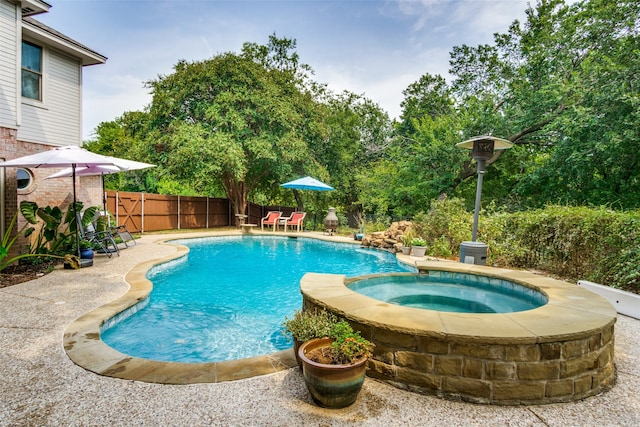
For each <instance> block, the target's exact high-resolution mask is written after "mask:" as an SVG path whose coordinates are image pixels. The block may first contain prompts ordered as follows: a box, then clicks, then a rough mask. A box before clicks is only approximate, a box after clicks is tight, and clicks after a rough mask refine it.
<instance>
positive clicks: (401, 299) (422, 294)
mask: <svg viewBox="0 0 640 427" xmlns="http://www.w3.org/2000/svg"><path fill="white" fill-rule="evenodd" d="M349 289H351V290H352V291H354V292H358V293H361V294H363V295H366V296H368V297H371V298H375V299H378V300H381V301H384V302H388V303H391V304H397V305H402V306H405V307H414V308H422V309H428V310H438V311H446V312H455V313H514V312H517V311H525V310H532V309H534V308H538V307H540V306H542V305H544V304H546V303H547V297H546V296H545V295H544V294H542V293H541V292H539V291H537V290H535V289H531V288H528V287H526V286H522V285H519V284H517V283H513V282H510V281H507V280H503V279H497V278H494V277H487V276H478V275H474V274H464V273H451V272H446V271H430V272H429V274H428V275H424V274H405V275H393V274H391V275H385V276H382V277H372V278H367V279H363V280H358V281H355V282H353V283H351V284H349Z"/></svg>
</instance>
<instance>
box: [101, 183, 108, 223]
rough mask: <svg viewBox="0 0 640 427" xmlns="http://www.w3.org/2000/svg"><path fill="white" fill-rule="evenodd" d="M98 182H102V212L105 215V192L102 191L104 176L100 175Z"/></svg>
mask: <svg viewBox="0 0 640 427" xmlns="http://www.w3.org/2000/svg"><path fill="white" fill-rule="evenodd" d="M100 181H101V182H102V211H103V212H104V214H105V215H106V214H107V192H106V191H105V189H104V174H103V173H101V174H100Z"/></svg>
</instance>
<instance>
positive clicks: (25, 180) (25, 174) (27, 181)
mask: <svg viewBox="0 0 640 427" xmlns="http://www.w3.org/2000/svg"><path fill="white" fill-rule="evenodd" d="M17 172H18V190H25V189H27V188H29V186H30V185H31V183H32V182H33V175H31V172H29V171H28V170H26V169H22V168H18V171H17Z"/></svg>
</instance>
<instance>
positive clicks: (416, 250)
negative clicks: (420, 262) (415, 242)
mask: <svg viewBox="0 0 640 427" xmlns="http://www.w3.org/2000/svg"><path fill="white" fill-rule="evenodd" d="M411 249H412V250H413V256H417V257H423V256H424V254H425V252H427V247H426V246H412V247H411Z"/></svg>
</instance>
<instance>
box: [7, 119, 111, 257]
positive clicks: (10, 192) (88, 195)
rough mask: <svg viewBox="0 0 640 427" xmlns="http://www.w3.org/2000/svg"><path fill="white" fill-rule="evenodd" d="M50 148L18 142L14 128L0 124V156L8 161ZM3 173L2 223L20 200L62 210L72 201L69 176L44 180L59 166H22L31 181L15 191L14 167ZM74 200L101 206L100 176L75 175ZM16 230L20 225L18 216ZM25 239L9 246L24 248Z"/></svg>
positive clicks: (49, 147) (8, 217)
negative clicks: (75, 196) (27, 171)
mask: <svg viewBox="0 0 640 427" xmlns="http://www.w3.org/2000/svg"><path fill="white" fill-rule="evenodd" d="M51 148H53V147H52V146H50V145H45V144H36V143H31V142H24V141H19V140H18V139H17V131H16V130H15V129H8V128H3V127H0V158H3V159H4V160H12V159H16V158H18V157H22V156H27V155H30V154H35V153H38V152H41V151H45V150H49V149H51ZM3 169H4V173H5V198H4V214H5V224H6V225H8V224H9V221H10V220H11V217H12V216H13V214H14V212H15V211H16V209H17V207H18V206H19V204H20V202H21V201H23V200H28V201H32V202H36V203H37V204H38V206H61V208H62V209H63V210H65V209H66V208H67V207H68V206H69V205H70V204H71V202H72V201H73V185H72V179H71V178H55V179H45V178H46V177H47V176H49V175H52V174H54V173H56V172H58V171H59V170H61V168H25V169H28V170H29V171H30V172H31V173H32V174H33V178H34V180H33V183H32V184H31V185H30V186H29V187H28V188H26V189H24V190H17V181H16V180H17V178H16V168H3ZM76 183H77V185H76V189H77V200H78V201H81V202H83V203H84V206H94V205H102V197H101V188H102V187H101V181H100V177H98V176H92V177H82V178H76ZM18 221H19V222H18V229H19V228H20V227H22V225H23V224H24V219H23V218H22V216H21V215H19V216H18ZM26 244H27V242H26V240H25V239H20V240H19V241H17V242H16V244H15V245H14V248H12V249H13V250H14V251H17V250H22V251H24V249H25V247H26Z"/></svg>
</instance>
